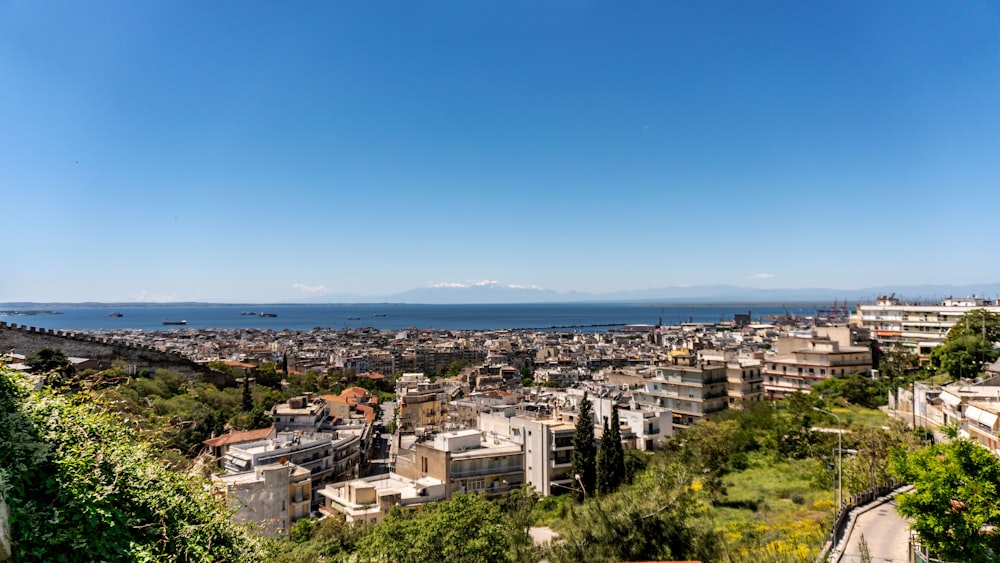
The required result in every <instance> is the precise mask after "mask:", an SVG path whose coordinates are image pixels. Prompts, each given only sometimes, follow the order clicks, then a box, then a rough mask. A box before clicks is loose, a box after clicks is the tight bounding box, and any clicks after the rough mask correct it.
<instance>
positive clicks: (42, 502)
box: [0, 369, 267, 562]
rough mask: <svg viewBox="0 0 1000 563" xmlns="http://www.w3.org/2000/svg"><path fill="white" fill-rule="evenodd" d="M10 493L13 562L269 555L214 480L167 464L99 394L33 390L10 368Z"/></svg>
mask: <svg viewBox="0 0 1000 563" xmlns="http://www.w3.org/2000/svg"><path fill="white" fill-rule="evenodd" d="M0 444H3V447H0V495H2V496H3V497H5V498H6V501H7V503H8V506H9V508H10V523H11V532H12V536H13V545H14V550H15V551H14V553H13V555H12V558H11V560H13V561H28V562H32V561H76V560H100V561H167V562H171V561H264V560H266V559H267V557H266V552H265V548H264V544H263V541H262V540H261V539H259V538H255V537H254V536H253V534H251V533H250V532H249V531H248V530H247V529H245V528H242V527H240V526H237V525H234V524H232V523H230V522H229V518H228V514H227V513H226V511H225V509H224V507H223V506H222V505H221V504H219V503H218V502H217V501H215V500H214V499H213V498H211V496H210V494H209V493H208V491H207V489H206V488H205V483H204V482H203V481H201V480H196V479H193V478H191V477H189V476H187V475H185V474H182V473H175V472H173V471H170V470H168V469H166V468H165V467H164V466H163V464H162V462H161V461H160V460H159V459H158V458H157V457H156V456H155V455H154V454H153V452H152V449H151V448H150V447H149V445H148V444H147V443H145V442H143V441H142V440H140V439H139V437H138V436H137V435H136V433H135V431H134V430H133V427H132V425H130V424H122V421H121V417H120V416H119V415H118V414H117V413H111V412H110V411H108V410H107V409H106V407H104V406H103V404H102V403H101V402H100V400H99V398H98V397H97V396H96V395H94V394H92V393H87V394H79V395H75V396H73V397H69V396H63V395H56V394H52V393H50V392H33V391H30V390H29V389H28V388H27V386H26V383H25V382H24V381H23V380H21V379H19V376H17V375H15V374H11V373H9V372H7V371H5V370H2V369H0Z"/></svg>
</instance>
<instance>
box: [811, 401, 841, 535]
mask: <svg viewBox="0 0 1000 563" xmlns="http://www.w3.org/2000/svg"><path fill="white" fill-rule="evenodd" d="M813 410H814V411H817V412H821V413H826V414H828V415H830V416H832V417H833V418H836V419H837V506H835V507H834V511H833V521H834V524H836V522H837V517H838V516H840V507H841V506H842V505H843V504H844V425H843V424H842V423H841V422H840V417H839V416H837V415H835V414H833V413H832V412H830V411H825V410H823V409H821V408H819V407H813Z"/></svg>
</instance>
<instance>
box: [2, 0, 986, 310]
mask: <svg viewBox="0 0 1000 563" xmlns="http://www.w3.org/2000/svg"><path fill="white" fill-rule="evenodd" d="M998 6H1000V4H998V3H996V2H992V1H989V2H987V1H975V0H970V1H961V2H955V1H951V0H948V1H940V2H927V1H919V0H905V1H898V2H892V1H877V2H872V1H870V0H864V1H856V2H851V1H844V2H840V1H838V2H799V1H788V2H767V1H761V2H745V1H733V2H686V1H684V2H681V1H661V0H657V1H650V2H593V1H591V2H587V1H544V2H538V1H534V0H532V1H525V2H516V1H510V0H505V1H503V2H480V1H459V0H452V1H440V2H420V1H398V2H379V1H363V2H361V1H358V2H346V1H345V2H293V3H278V2H267V3H261V2H248V1H239V2H224V1H212V2H201V1H173V0H172V1H161V2H154V1H148V2H146V1H141V2H135V1H101V2H51V1H35V0H32V1H27V0H5V1H3V2H0V196H2V200H0V201H2V204H0V214H2V231H0V232H2V235H0V236H2V238H0V264H2V268H3V269H4V275H2V276H0V302H2V301H27V300H31V301H83V300H100V301H130V300H215V301H232V302H245V301H260V302H266V301H282V300H288V299H295V298H299V297H303V296H308V295H313V296H321V295H329V296H331V297H334V296H337V295H341V294H360V295H386V294H391V293H395V292H399V291H403V290H407V289H411V288H414V287H422V286H428V285H433V284H448V283H470V282H473V281H476V280H496V281H499V282H502V283H505V284H516V285H530V286H540V287H544V288H548V289H553V290H556V291H561V292H562V291H570V290H579V291H586V292H596V293H600V292H609V291H613V290H624V289H643V288H653V287H664V286H673V285H684V284H692V285H698V284H733V285H741V286H748V287H774V288H778V287H781V288H796V287H832V288H861V287H868V286H871V285H877V284H895V283H898V284H917V283H948V284H966V283H984V282H997V281H1000V229H998V228H997V227H996V223H997V221H996V212H997V209H998V204H1000V7H998Z"/></svg>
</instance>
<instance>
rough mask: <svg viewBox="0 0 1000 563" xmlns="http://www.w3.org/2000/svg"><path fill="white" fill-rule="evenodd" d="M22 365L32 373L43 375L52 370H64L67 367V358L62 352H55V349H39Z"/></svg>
mask: <svg viewBox="0 0 1000 563" xmlns="http://www.w3.org/2000/svg"><path fill="white" fill-rule="evenodd" d="M24 363H25V364H27V365H28V367H30V368H31V369H32V371H35V372H38V373H44V372H48V371H53V370H60V371H62V370H65V369H66V368H67V367H69V358H67V357H66V354H63V352H62V350H56V349H55V348H41V349H39V350H36V351H35V353H34V354H31V355H30V356H28V357H27V358H26V359H25V360H24Z"/></svg>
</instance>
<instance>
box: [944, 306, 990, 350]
mask: <svg viewBox="0 0 1000 563" xmlns="http://www.w3.org/2000/svg"><path fill="white" fill-rule="evenodd" d="M973 334H974V335H977V336H979V337H980V338H982V339H984V340H986V341H987V342H989V343H990V344H992V343H994V342H1000V315H998V314H996V313H991V312H989V311H987V310H986V309H973V310H972V311H969V312H968V313H966V314H964V315H962V316H961V317H960V318H959V319H958V321H956V322H955V325H954V326H952V327H951V330H949V331H948V336H946V337H945V340H953V339H956V338H960V337H962V336H969V335H973Z"/></svg>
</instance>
